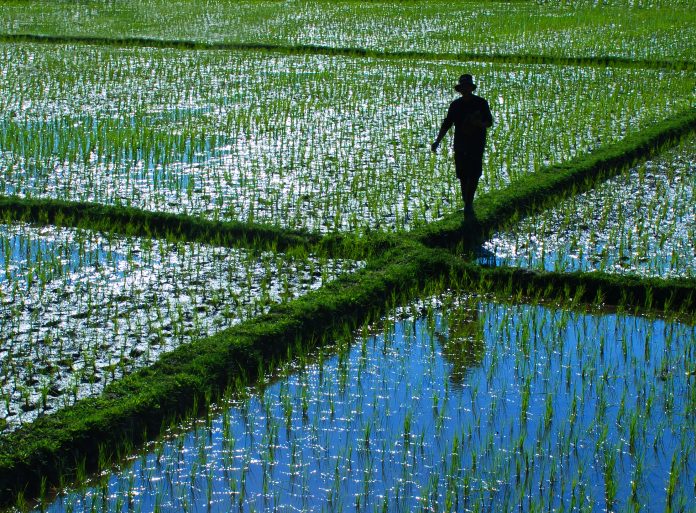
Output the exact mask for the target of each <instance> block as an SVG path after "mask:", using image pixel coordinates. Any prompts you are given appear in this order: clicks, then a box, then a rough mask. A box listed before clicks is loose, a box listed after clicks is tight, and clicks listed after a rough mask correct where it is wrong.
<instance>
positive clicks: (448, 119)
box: [430, 105, 454, 153]
mask: <svg viewBox="0 0 696 513" xmlns="http://www.w3.org/2000/svg"><path fill="white" fill-rule="evenodd" d="M453 124H454V119H453V116H452V105H450V107H449V109H447V116H445V119H444V120H443V121H442V126H441V127H440V132H438V134H437V137H436V138H435V142H434V143H433V144H432V146H430V150H431V151H432V152H433V153H434V152H436V151H437V147H438V146H440V141H442V138H443V137H445V134H446V133H447V131H448V130H449V129H450V128H451V127H452V125H453Z"/></svg>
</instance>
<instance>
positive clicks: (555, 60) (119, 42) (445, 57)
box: [0, 33, 696, 71]
mask: <svg viewBox="0 0 696 513" xmlns="http://www.w3.org/2000/svg"><path fill="white" fill-rule="evenodd" d="M0 42H5V43H44V44H84V45H95V46H115V47H142V48H145V47H147V48H173V49H178V50H239V51H243V50H248V51H270V52H280V53H287V54H317V55H338V56H344V57H372V58H378V59H379V58H382V59H404V58H407V59H427V60H441V61H455V62H467V61H469V62H472V61H473V62H497V63H514V64H554V65H560V66H606V67H609V66H611V67H621V68H640V69H664V70H673V71H691V70H694V69H696V61H692V60H685V59H681V60H680V59H676V60H661V59H629V58H626V57H616V56H611V55H604V56H588V57H564V56H555V55H544V54H508V53H497V52H488V53H486V52H425V51H392V50H377V49H370V48H361V47H340V46H328V45H312V44H297V45H283V44H265V43H246V42H224V41H222V42H214V41H201V40H194V39H159V38H151V37H134V36H132V37H131V36H129V37H105V36H77V35H68V34H65V35H46V34H30V33H24V34H21V33H16V34H8V33H4V34H0Z"/></svg>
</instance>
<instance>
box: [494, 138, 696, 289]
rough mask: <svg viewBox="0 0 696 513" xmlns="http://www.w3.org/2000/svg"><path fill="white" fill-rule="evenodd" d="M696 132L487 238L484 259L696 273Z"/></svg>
mask: <svg viewBox="0 0 696 513" xmlns="http://www.w3.org/2000/svg"><path fill="white" fill-rule="evenodd" d="M695 191H696V138H694V137H693V136H691V137H689V138H687V139H686V140H684V141H683V142H682V143H681V144H680V145H678V146H676V147H674V148H672V149H670V150H668V151H666V152H664V153H663V154H661V155H659V156H658V157H656V158H653V159H651V160H649V161H647V162H645V163H643V164H640V165H639V166H636V167H634V168H631V169H629V170H626V171H625V172H624V173H623V174H622V175H620V176H618V177H616V178H613V179H611V180H608V181H607V182H606V183H603V184H601V185H599V186H598V187H597V188H596V189H593V190H591V191H589V192H586V193H583V194H578V195H575V196H571V197H570V198H568V199H566V200H564V201H562V202H560V203H559V204H558V205H557V206H556V207H554V208H551V209H549V210H546V211H544V212H543V213H541V214H538V215H534V216H531V217H528V218H526V219H524V220H522V221H520V222H518V223H517V224H515V225H513V226H510V227H509V228H508V229H506V230H502V231H501V232H498V233H496V234H494V235H493V237H492V238H491V239H490V240H488V241H487V242H485V243H484V244H483V247H482V250H483V253H484V256H482V257H481V259H480V261H481V262H482V263H484V264H488V265H515V266H520V267H528V268H532V269H544V270H547V271H594V270H600V271H604V272H611V273H620V274H624V273H630V274H638V275H642V276H651V277H661V278H675V277H684V278H694V277H696V208H695V207H694V205H695V204H696V194H695Z"/></svg>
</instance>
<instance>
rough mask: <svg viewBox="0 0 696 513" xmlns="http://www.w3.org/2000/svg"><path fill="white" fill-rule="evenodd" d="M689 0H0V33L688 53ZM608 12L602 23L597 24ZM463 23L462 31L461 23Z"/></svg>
mask: <svg viewBox="0 0 696 513" xmlns="http://www.w3.org/2000/svg"><path fill="white" fill-rule="evenodd" d="M691 7H692V5H691V4H690V3H689V0H637V1H634V0H612V1H605V2H602V3H598V2H595V1H592V0H583V1H574V2H553V1H542V2H536V3H535V4H533V5H529V4H527V3H524V2H520V3H512V4H500V5H499V4H496V3H489V2H469V1H456V2H444V1H434V2H428V4H409V3H393V2H376V3H370V4H367V5H365V4H363V3H359V2H356V1H350V0H348V1H339V2H336V1H331V2H324V1H320V2H296V3H292V4H288V5H282V6H281V5H278V4H276V3H274V2H271V1H258V0H254V1H244V2H238V3H235V4H234V6H232V5H230V4H229V3H227V2H224V1H221V0H213V1H210V2H208V3H207V4H206V9H205V11H201V10H199V9H196V8H195V6H194V5H193V4H191V3H190V2H188V1H186V0H178V1H175V2H173V3H172V2H166V1H164V0H146V1H143V2H136V1H134V0H127V1H123V2H121V3H120V4H119V8H118V9H113V8H111V7H110V6H109V5H102V4H99V3H97V4H93V5H90V6H89V8H85V7H84V6H80V7H78V6H74V5H73V4H70V3H68V4H63V3H58V4H56V3H54V2H49V1H45V0H44V1H38V2H34V3H32V4H27V3H25V2H18V1H14V2H5V4H4V5H3V18H2V20H1V21H0V32H3V33H20V34H21V33H38V34H49V35H53V34H55V35H64V34H68V35H78V36H87V37H108V38H122V37H147V38H155V39H170V40H183V41H189V40H194V41H203V42H229V43H242V44H244V43H247V44H249V43H251V44H262V45H263V44H268V45H281V46H284V47H288V48H292V47H293V46H297V45H317V46H328V47H339V48H348V49H357V50H360V49H365V50H372V51H378V52H379V51H388V52H394V51H396V52H399V51H408V52H413V51H420V52H430V53H445V54H460V53H462V52H471V53H481V54H490V55H511V56H515V55H519V54H521V55H525V54H531V55H547V56H550V57H585V58H592V57H596V56H606V57H609V56H618V57H622V58H639V59H648V60H652V59H691V58H692V56H693V55H694V50H695V49H696V48H695V47H694V42H693V41H694V28H693V27H694V18H693V16H694V14H693V9H691ZM607 20H611V23H607ZM462 26H466V27H467V31H466V34H462V31H461V27H462Z"/></svg>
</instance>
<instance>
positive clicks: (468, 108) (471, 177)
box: [431, 74, 493, 214]
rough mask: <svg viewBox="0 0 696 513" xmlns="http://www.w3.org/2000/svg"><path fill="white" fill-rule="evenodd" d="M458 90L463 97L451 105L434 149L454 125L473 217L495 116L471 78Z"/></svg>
mask: <svg viewBox="0 0 696 513" xmlns="http://www.w3.org/2000/svg"><path fill="white" fill-rule="evenodd" d="M454 89H455V90H456V91H458V92H459V93H461V95H462V96H461V97H460V98H457V99H456V100H454V101H453V102H452V103H451V104H450V106H449V109H448V110H447V116H446V117H445V120H444V121H443V122H442V126H441V127H440V133H438V134H437V138H436V139H435V142H434V143H433V145H432V146H431V150H432V151H433V152H435V151H437V148H438V146H439V145H440V141H442V138H443V137H444V136H445V134H446V133H447V131H448V130H449V129H450V127H451V126H452V125H454V165H455V168H456V170H457V178H459V181H460V183H461V188H462V199H463V200H464V212H465V213H466V214H473V212H474V193H475V192H476V187H478V182H479V178H481V174H483V150H484V148H485V146H486V129H487V128H488V127H490V126H491V125H492V124H493V116H492V115H491V109H490V108H489V107H488V102H487V101H486V100H484V99H483V98H481V97H479V96H476V95H474V94H473V92H474V91H475V90H476V84H474V79H473V77H472V76H471V75H468V74H465V75H462V76H461V77H459V82H458V83H457V85H455V86H454Z"/></svg>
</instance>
